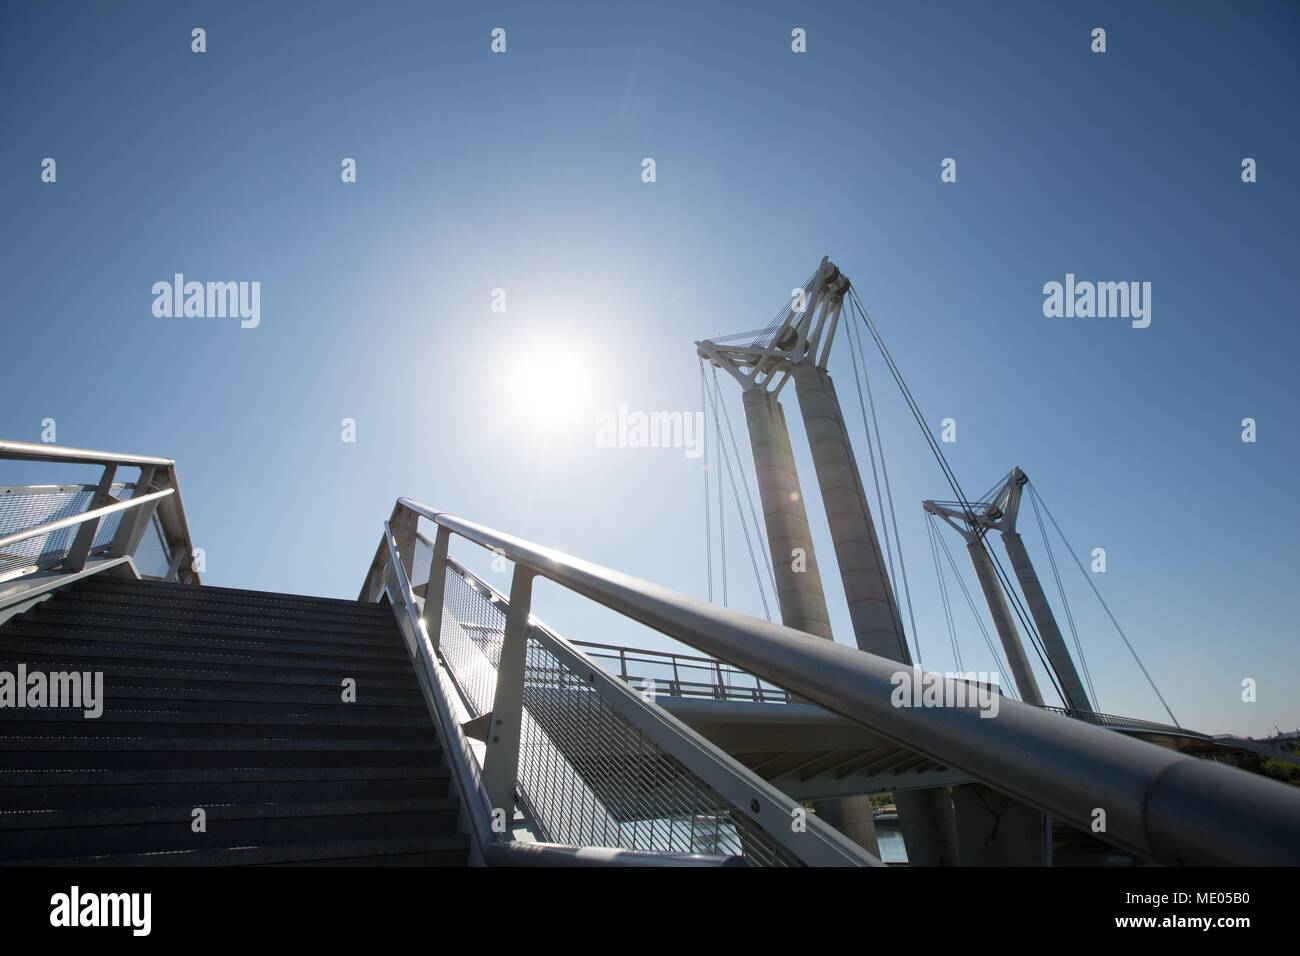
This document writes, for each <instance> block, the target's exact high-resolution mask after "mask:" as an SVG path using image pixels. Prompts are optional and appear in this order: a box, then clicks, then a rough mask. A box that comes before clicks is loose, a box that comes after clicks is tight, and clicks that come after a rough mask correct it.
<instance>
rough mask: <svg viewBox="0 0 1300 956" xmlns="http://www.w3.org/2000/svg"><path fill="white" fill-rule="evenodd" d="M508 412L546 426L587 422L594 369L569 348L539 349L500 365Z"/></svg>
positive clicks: (589, 361) (590, 363) (546, 347)
mask: <svg viewBox="0 0 1300 956" xmlns="http://www.w3.org/2000/svg"><path fill="white" fill-rule="evenodd" d="M502 372H503V379H502V382H501V385H502V392H503V395H504V398H505V402H506V405H507V409H506V410H507V412H509V413H510V414H511V415H512V416H517V417H522V418H524V419H527V420H529V421H532V422H536V423H542V424H546V425H560V424H566V423H573V422H576V421H578V420H580V419H584V418H589V417H590V414H591V402H592V398H593V393H594V379H595V374H594V373H595V366H594V364H593V363H592V361H591V359H590V357H589V356H587V355H585V354H583V353H582V352H580V351H578V350H575V349H573V348H571V347H558V346H542V347H540V348H537V349H531V350H529V351H527V352H521V353H519V354H517V355H515V356H513V357H512V358H511V359H510V360H508V361H507V362H505V363H503V365H502Z"/></svg>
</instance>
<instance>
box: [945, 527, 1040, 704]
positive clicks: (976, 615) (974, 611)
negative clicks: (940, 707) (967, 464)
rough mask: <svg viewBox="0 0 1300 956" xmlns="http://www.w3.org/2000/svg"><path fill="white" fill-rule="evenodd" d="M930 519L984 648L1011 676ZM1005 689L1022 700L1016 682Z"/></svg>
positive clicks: (953, 561) (1010, 694)
mask: <svg viewBox="0 0 1300 956" xmlns="http://www.w3.org/2000/svg"><path fill="white" fill-rule="evenodd" d="M929 518H930V524H931V526H932V527H934V537H935V540H936V542H937V543H938V545H939V549H940V551H942V552H943V556H944V557H945V558H947V559H948V567H950V568H951V569H952V576H953V579H954V580H955V581H956V582H957V584H958V586H959V587H961V593H962V595H963V596H964V597H965V598H966V606H967V607H968V608H970V613H971V617H973V618H974V619H975V625H976V626H977V627H978V628H979V629H980V635H981V636H982V637H983V638H984V646H985V647H987V648H988V649H989V654H990V655H992V657H993V662H994V663H995V664H996V665H997V666H998V668H999V673H1001V674H1006V675H1008V676H1010V674H1011V668H1010V667H1008V666H1007V663H1006V661H1005V660H1003V658H1002V654H1001V652H1000V651H999V650H998V647H997V645H996V644H995V643H993V638H991V637H990V636H989V629H988V627H986V626H985V624H984V618H983V617H982V616H980V612H979V609H978V608H976V606H975V599H974V598H973V597H971V593H970V589H969V588H968V587H966V581H965V580H964V579H963V578H962V576H961V572H960V571H959V570H957V562H956V560H955V559H954V558H953V556H952V552H951V551H949V550H948V543H947V542H946V541H945V540H944V537H943V535H942V534H940V533H939V530H938V527H937V526H935V525H934V516H933V515H930V516H929ZM1003 689H1004V690H1006V691H1007V692H1008V696H1010V697H1012V698H1015V699H1017V700H1018V699H1019V698H1020V694H1019V691H1018V689H1017V688H1016V687H1015V682H1014V681H1009V682H1008V683H1007V685H1006V686H1005V687H1004V688H1003Z"/></svg>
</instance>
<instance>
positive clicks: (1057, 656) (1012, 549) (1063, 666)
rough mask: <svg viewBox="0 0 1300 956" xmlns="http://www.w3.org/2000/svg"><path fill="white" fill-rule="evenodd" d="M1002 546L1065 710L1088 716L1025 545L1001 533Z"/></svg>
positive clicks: (1076, 674) (1078, 682)
mask: <svg viewBox="0 0 1300 956" xmlns="http://www.w3.org/2000/svg"><path fill="white" fill-rule="evenodd" d="M1002 544H1003V546H1004V547H1005V548H1006V549H1007V557H1008V558H1010V559H1011V567H1012V569H1013V570H1014V571H1015V572H1016V580H1018V581H1019V582H1020V590H1022V591H1023V592H1024V593H1025V601H1026V602H1028V604H1029V613H1030V614H1032V615H1033V617H1034V626H1035V627H1037V628H1038V634H1039V636H1040V637H1041V638H1042V639H1043V647H1044V648H1045V649H1046V650H1047V659H1048V660H1049V661H1050V662H1051V664H1052V670H1054V671H1055V672H1056V678H1057V680H1059V681H1060V682H1061V693H1062V694H1064V695H1065V706H1066V707H1069V708H1070V709H1071V710H1082V711H1089V712H1091V711H1092V705H1091V704H1090V703H1089V702H1088V694H1087V692H1086V691H1085V690H1084V689H1083V681H1081V680H1080V679H1079V672H1078V671H1077V670H1076V669H1075V666H1074V660H1073V658H1071V657H1070V651H1069V648H1067V647H1066V646H1065V638H1064V637H1062V636H1061V629H1060V628H1059V627H1057V625H1056V615H1054V614H1053V613H1052V606H1051V605H1050V604H1048V603H1047V595H1046V594H1044V593H1043V585H1042V584H1041V583H1040V582H1039V580H1038V572H1037V571H1035V570H1034V565H1033V563H1032V562H1031V561H1030V560H1029V552H1028V551H1026V550H1025V542H1024V541H1022V540H1021V538H1020V535H1018V534H1017V533H1016V532H1014V531H1004V532H1002Z"/></svg>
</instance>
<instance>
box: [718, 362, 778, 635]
mask: <svg viewBox="0 0 1300 956" xmlns="http://www.w3.org/2000/svg"><path fill="white" fill-rule="evenodd" d="M705 393H706V395H707V396H708V400H709V403H710V405H711V406H712V408H713V424H714V426H715V432H716V435H717V445H718V447H719V448H720V449H721V455H720V457H721V459H722V466H723V470H724V471H725V472H726V473H727V479H728V481H729V482H730V484H731V493H732V498H733V499H734V501H735V503H736V514H737V515H738V516H739V517H740V527H741V530H742V531H743V532H744V533H745V547H746V549H747V550H748V551H749V561H750V564H751V565H752V566H753V569H754V581H755V583H756V584H757V585H758V597H759V600H760V601H762V603H763V616H764V617H766V618H767V619H768V620H769V621H770V620H772V610H771V607H770V606H769V605H768V603H767V588H766V587H765V586H764V584H763V575H762V572H761V571H759V569H758V559H757V558H756V557H755V556H754V542H753V538H752V537H751V535H750V532H749V522H748V521H746V519H745V511H744V508H743V507H742V506H741V503H740V489H739V488H738V487H737V485H736V471H737V470H738V468H739V465H736V466H735V467H733V466H732V463H731V455H730V453H729V452H728V449H727V446H726V445H725V444H723V441H722V418H721V416H719V414H718V406H719V405H721V404H722V393H721V389H720V388H719V386H718V379H717V373H716V372H715V373H714V378H713V390H712V392H710V391H708V389H706V390H705ZM723 414H724V415H725V414H726V407H725V406H723ZM728 428H729V429H730V421H728ZM731 438H732V441H733V443H734V441H735V434H734V432H733V433H732V434H731ZM737 457H739V451H737ZM745 493H746V494H747V495H748V493H749V485H748V484H746V485H745ZM750 507H751V510H752V508H753V504H752V501H751V504H750ZM722 512H723V504H722V478H721V476H719V477H718V531H719V535H720V543H721V548H720V551H721V554H722V603H723V606H724V607H726V606H727V601H728V595H727V564H726V553H727V552H726V538H725V527H724V524H723V515H722ZM760 540H761V535H760Z"/></svg>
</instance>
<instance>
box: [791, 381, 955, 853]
mask: <svg viewBox="0 0 1300 956" xmlns="http://www.w3.org/2000/svg"><path fill="white" fill-rule="evenodd" d="M794 386H795V391H796V392H797V393H798V395H799V410H800V412H802V414H803V421H804V431H806V432H807V434H808V445H809V449H810V451H811V452H812V459H813V467H814V468H815V469H816V472H817V484H818V486H819V487H820V488H821V493H822V502H823V504H825V506H826V520H827V523H828V524H829V525H830V530H831V541H832V542H834V544H835V559H836V562H837V563H838V564H839V566H840V577H841V578H842V579H843V581H844V596H845V597H846V598H847V599H848V604H849V618H850V620H851V621H852V622H853V639H854V640H855V641H856V642H857V645H858V647H859V648H860V649H861V650H863V651H866V652H867V653H869V654H877V655H879V656H881V657H884V658H888V659H889V660H891V661H898V662H899V663H900V664H906V665H910V664H911V663H912V654H911V652H910V651H909V650H908V647H907V640H906V639H905V638H904V636H903V619H902V617H901V616H900V615H899V612H898V602H897V600H896V599H895V597H894V591H893V588H892V587H891V586H890V583H889V575H888V573H887V569H886V566H885V559H884V555H883V553H882V552H881V548H880V539H879V537H878V536H877V535H876V524H875V522H874V521H873V520H872V517H871V507H870V505H868V504H867V492H866V488H865V486H864V485H863V484H862V476H861V474H860V473H859V471H858V460H857V456H856V455H854V454H853V445H852V443H851V442H850V441H849V433H848V429H847V428H846V427H845V425H844V413H843V411H842V410H841V408H840V400H839V396H838V395H836V393H835V384H834V382H832V381H831V377H830V374H829V373H827V372H826V370H825V369H822V368H818V367H817V366H816V365H814V364H812V363H807V364H803V365H799V366H797V367H796V368H795V370H794ZM856 799H858V800H861V801H862V803H863V804H864V805H865V804H868V803H869V800H870V798H869V797H858V798H856ZM941 802H942V801H940V800H939V799H938V795H937V794H936V793H934V792H931V791H929V790H900V791H896V792H895V793H894V804H895V806H897V807H898V820H899V824H900V826H901V828H902V830H903V841H904V843H905V845H906V846H907V856H908V862H909V863H911V864H912V865H914V866H943V865H951V864H953V863H955V862H956V852H955V851H954V849H953V846H954V842H955V837H954V836H953V833H952V827H953V822H952V808H951V805H949V806H948V808H947V813H946V816H945V814H944V812H943V810H942V808H941ZM819 806H820V804H819ZM867 809H868V807H867V806H863V807H862V808H861V810H860V811H859V812H862V811H866V810H867ZM873 829H874V824H873ZM845 832H849V831H847V830H846V831H845Z"/></svg>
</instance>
